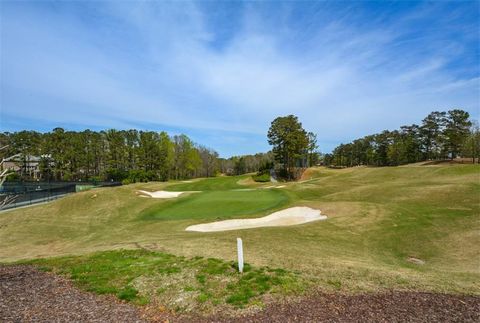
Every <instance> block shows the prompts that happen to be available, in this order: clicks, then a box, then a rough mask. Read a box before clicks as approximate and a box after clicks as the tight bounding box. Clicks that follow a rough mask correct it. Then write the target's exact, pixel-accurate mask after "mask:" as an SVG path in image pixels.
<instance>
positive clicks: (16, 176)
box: [5, 172, 21, 182]
mask: <svg viewBox="0 0 480 323" xmlns="http://www.w3.org/2000/svg"><path fill="white" fill-rule="evenodd" d="M20 180H21V177H20V175H19V174H18V173H15V172H12V173H9V174H7V177H6V178H5V181H6V182H19V181H20Z"/></svg>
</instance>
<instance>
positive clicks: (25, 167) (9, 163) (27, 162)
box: [0, 154, 51, 179]
mask: <svg viewBox="0 0 480 323" xmlns="http://www.w3.org/2000/svg"><path fill="white" fill-rule="evenodd" d="M50 157H51V156H50V155H42V156H33V155H22V154H16V155H13V156H10V157H7V158H4V159H3V160H2V162H1V163H0V173H3V172H4V171H5V170H8V171H14V172H17V173H21V174H23V175H27V176H29V177H30V178H32V179H39V178H40V163H41V161H42V160H44V159H46V158H50Z"/></svg>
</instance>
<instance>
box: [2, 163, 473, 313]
mask: <svg viewBox="0 0 480 323" xmlns="http://www.w3.org/2000/svg"><path fill="white" fill-rule="evenodd" d="M479 171H480V167H479V166H478V165H456V166H412V165H409V166H406V167H388V168H367V167H356V168H349V169H339V170H335V169H328V168H322V167H319V168H312V169H309V170H308V171H307V172H306V173H305V176H304V178H303V179H302V181H300V182H292V183H287V184H285V185H286V186H285V187H284V188H281V189H278V188H266V187H268V186H270V184H269V183H266V184H258V183H252V182H250V181H248V176H240V177H235V176H232V177H218V178H209V179H199V180H195V181H193V182H191V183H182V182H168V183H147V184H144V183H142V184H132V185H126V186H122V187H116V188H101V189H95V190H90V191H85V192H79V193H76V194H73V195H70V196H68V197H65V198H63V199H60V200H57V201H54V202H52V203H48V204H44V205H38V206H33V207H29V208H23V209H17V210H11V211H8V212H3V213H1V214H0V241H1V248H0V260H1V261H2V262H12V261H18V260H21V259H35V258H46V257H53V256H65V255H85V256H83V258H81V259H80V258H79V259H78V260H75V259H76V258H67V259H66V260H58V261H56V260H53V262H51V263H49V261H41V262H40V263H42V264H43V265H47V266H48V265H49V264H50V265H51V266H55V264H64V265H65V266H67V264H72V266H73V264H76V263H78V262H82V263H86V266H88V265H87V264H88V261H89V260H88V259H97V258H95V257H102V255H101V254H100V255H98V256H92V257H93V258H89V257H90V256H89V255H90V254H91V253H92V252H98V251H106V250H117V249H139V248H143V249H148V250H151V251H159V252H162V253H168V254H172V255H174V256H175V257H186V258H181V259H194V257H205V258H217V259H222V260H223V261H226V262H227V263H228V262H230V261H233V260H234V259H236V258H235V257H236V254H235V240H236V238H237V237H241V238H242V239H243V241H244V248H245V258H246V261H247V262H248V263H249V264H251V265H252V266H255V268H264V267H263V266H269V267H271V268H281V269H282V270H287V271H290V272H295V273H298V274H299V275H300V277H301V279H300V281H302V282H305V281H306V282H308V283H305V284H306V285H309V286H315V288H319V289H321V290H326V291H336V290H340V291H343V292H347V293H357V292H365V291H381V290H388V289H392V288H393V289H400V290H417V291H435V292H449V293H460V294H477V295H478V294H480V286H479V283H478V282H479V281H480V271H479V260H478V259H480V258H479V256H480V255H479V249H478V245H479V244H480V237H479V234H478V232H479V223H480V222H479V213H480V212H479V211H480V203H479V196H480V184H479V180H480V178H479ZM139 189H144V190H149V191H155V190H167V191H199V192H198V193H192V194H186V195H185V196H180V197H178V198H174V199H170V200H160V199H147V198H140V197H139V196H137V195H136V194H135V192H136V191H137V190H139ZM246 189H248V190H246ZM292 206H308V207H311V208H314V209H319V210H321V211H322V214H327V215H328V219H327V220H325V221H318V222H312V223H307V224H303V225H297V226H291V227H269V228H258V229H247V230H241V231H227V232H212V233H199V232H186V231H185V228H186V227H188V226H190V225H194V224H198V223H208V222H214V221H217V220H223V219H238V218H253V217H260V216H264V215H266V214H270V213H272V212H274V211H277V210H281V209H284V208H287V207H292ZM111 256H112V257H117V256H116V255H113V254H112V255H111ZM149 257H150V256H149ZM152 257H154V258H155V257H165V256H159V255H155V254H153V255H152ZM172 257H173V256H172ZM139 259H140V258H139ZM155 259H156V258H155ZM412 259H413V260H412ZM138 261H140V260H138ZM142 261H143V260H142ZM145 261H147V260H145ZM148 261H150V260H148ZM189 261H190V260H188V261H187V260H182V263H185V264H186V265H185V266H187V265H188V266H191V265H189V264H190V262H189ZM192 261H193V260H192ZM121 263H122V262H120V263H119V264H120V265H121ZM148 263H150V262H148ZM193 263H195V262H192V266H193ZM120 265H119V266H120ZM144 265H145V266H147V262H146V263H145V264H144ZM144 265H142V264H138V265H137V266H144ZM62 266H63V265H62ZM68 266H70V265H68ZM188 266H187V267H188ZM222 266H224V265H222ZM225 266H229V265H225ZM75 268H77V267H72V269H71V270H73V271H76V270H81V268H80V269H79V268H77V269H75ZM82 268H87V267H82ZM88 268H90V267H88ZM92 268H93V267H92ZM139 268H140V267H139ZM188 268H190V267H188ZM192 268H193V267H192ZM92 270H93V269H92ZM118 270H121V268H118ZM131 270H132V269H131V268H130V269H129V272H130V271H131ZM165 270H167V269H165ZM179 270H181V269H179ZM185 270H186V271H185V273H186V272H188V270H187V269H185ZM202 270H204V269H202ZM255 270H257V269H255ZM258 270H259V271H258V272H263V271H265V270H266V269H258ZM262 270H263V271H262ZM267 272H268V271H267ZM129 275H134V276H132V277H135V279H136V280H135V281H143V280H145V279H146V280H151V279H154V278H152V277H155V276H151V274H149V273H145V274H142V272H135V271H134V272H132V273H130V274H129ZM102 277H103V276H102ZM142 277H143V278H142ZM215 277H217V276H215ZM292 277H293V276H292ZM295 277H296V276H295ZM92 279H93V278H92ZM104 279H106V278H104ZM115 279H116V280H115V281H119V280H118V279H119V278H118V277H117V278H115ZM142 279H143V280H142ZM178 279H180V278H178ZM182 279H183V278H182ZM185 279H186V278H185ZM215 279H217V278H215ZM218 279H219V281H221V279H223V278H218ZM262 279H263V278H262ZM268 279H270V278H268ZM272 279H273V278H272ZM295 279H297V278H295ZM215 281H216V280H215ZM94 283H95V280H93V282H92V281H89V283H88V284H89V285H88V286H90V287H91V288H93V289H95V288H103V287H101V286H92V284H94ZM102 284H107V282H103V283H102ZM126 284H127V285H128V284H130V283H129V282H128V280H127V283H126ZM196 284H197V285H198V284H200V285H198V286H200V287H198V288H207V287H205V286H206V285H202V284H203V283H201V282H200V283H199V282H198V281H196ZM299 284H300V283H299V281H297V280H296V282H295V286H298V285H299ZM305 284H304V283H301V284H300V285H302V286H304V285H305ZM107 285H108V284H107ZM130 285H131V284H130ZM130 285H128V286H130ZM197 285H195V286H197ZM102 286H103V285H102ZM135 286H136V288H137V289H138V290H139V293H140V294H139V295H140V296H138V297H137V298H136V299H137V300H138V301H140V300H142V299H143V298H142V297H143V296H142V295H144V294H142V293H147V292H146V291H147V290H150V289H149V288H150V287H148V288H147V287H142V286H143V285H142V284H140V283H138V284H137V285H135ZM145 286H146V285H145ZM201 286H204V287H201ZM269 286H270V285H269ZM112 288H113V289H112V290H117V291H118V293H121V292H122V291H123V289H122V288H126V287H121V286H116V287H112ZM142 288H144V290H142ZM185 288H189V287H188V286H186V287H185ZM212 288H213V287H212ZM269 288H270V287H269ZM272 288H273V287H272ZM282 288H285V287H282ZM207 294H208V293H207ZM145 295H146V294H145ZM222 295H223V294H222ZM232 295H233V294H232ZM242 295H243V294H242ZM245 295H250V294H245ZM252 295H253V294H252ZM205 297H206V296H205ZM212 297H213V296H212ZM215 297H217V298H215ZM215 297H213V298H212V299H213V300H215V299H217V301H222V298H221V297H225V299H227V298H228V297H233V296H228V294H225V295H224V296H221V295H220V296H219V295H217V296H215ZM218 297H220V298H218ZM235 297H236V296H235ZM242 297H244V296H242ZM245 297H246V299H247V300H246V301H245V300H244V301H242V302H247V303H248V302H249V301H248V300H249V299H250V298H249V297H250V296H248V297H247V296H245ZM252 297H253V296H252ZM242 299H243V298H242ZM242 304H244V303H242ZM245 304H246V303H245ZM212 306H213V305H212Z"/></svg>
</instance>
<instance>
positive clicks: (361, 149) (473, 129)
mask: <svg viewBox="0 0 480 323" xmlns="http://www.w3.org/2000/svg"><path fill="white" fill-rule="evenodd" d="M479 152H480V132H479V127H478V123H476V122H473V121H472V120H470V115H469V113H468V112H466V111H463V110H460V109H454V110H450V111H447V112H440V111H434V112H432V113H430V114H429V115H428V116H427V117H425V118H424V119H423V120H422V123H421V124H420V125H417V124H412V125H409V126H402V127H400V129H399V130H394V131H388V130H384V131H382V132H381V133H377V134H373V135H368V136H365V137H363V138H360V139H356V140H353V141H352V142H350V143H347V144H341V145H339V146H338V147H336V148H335V149H334V150H333V152H332V153H331V154H326V155H325V156H324V164H325V165H334V166H348V167H351V166H359V165H371V166H396V165H403V164H407V163H415V162H420V161H427V160H441V159H454V158H456V157H469V158H472V159H473V162H475V158H477V162H478V155H479Z"/></svg>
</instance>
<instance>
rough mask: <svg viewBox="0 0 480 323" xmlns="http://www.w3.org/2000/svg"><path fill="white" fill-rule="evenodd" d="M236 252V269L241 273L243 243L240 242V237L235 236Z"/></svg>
mask: <svg viewBox="0 0 480 323" xmlns="http://www.w3.org/2000/svg"><path fill="white" fill-rule="evenodd" d="M237 253H238V271H239V272H241V273H243V243H242V238H237Z"/></svg>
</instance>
